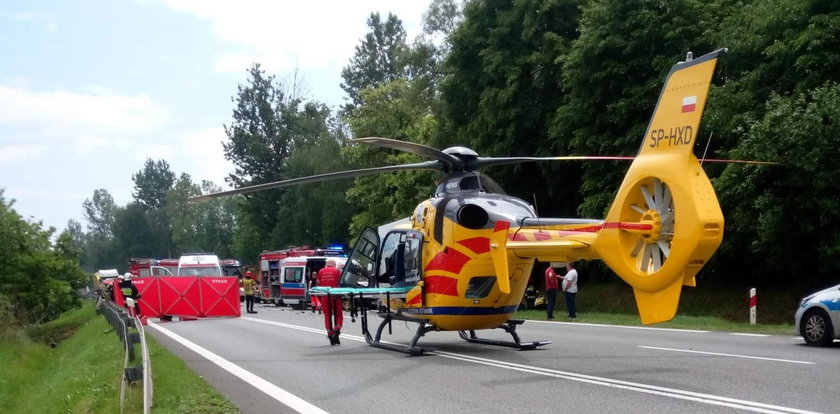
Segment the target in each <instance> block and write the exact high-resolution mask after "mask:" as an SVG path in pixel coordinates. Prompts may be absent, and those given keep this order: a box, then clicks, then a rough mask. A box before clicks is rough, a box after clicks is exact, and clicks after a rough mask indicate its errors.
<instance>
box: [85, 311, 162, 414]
mask: <svg viewBox="0 0 840 414" xmlns="http://www.w3.org/2000/svg"><path fill="white" fill-rule="evenodd" d="M96 312H97V313H99V314H102V315H104V316H105V319H106V320H107V321H108V323H110V324H111V326H112V327H113V328H114V332H115V333H116V334H117V336H118V337H119V338H120V341H121V342H122V343H123V345H124V348H125V362H124V363H123V381H122V385H121V386H120V412H121V413H122V412H123V409H124V402H125V392H126V386H127V385H128V386H130V385H131V384H133V383H135V382H137V381H138V380H141V379H142V380H143V413H144V414H149V413H150V412H151V409H152V401H153V395H154V387H153V384H152V367H151V360H150V358H149V348H148V346H147V345H146V335H145V330H144V329H143V324H142V323H141V321H140V319H139V318H138V317H137V316H131V315H129V314H128V311H127V310H126V309H125V308H123V307H120V306H117V305H116V304H114V303H113V302H111V301H107V300H104V299H102V298H100V299H99V300H97V302H96ZM128 328H135V329H136V330H137V332H130V331H129V329H128ZM136 343H139V344H140V353H141V363H140V365H137V366H131V367H129V362H133V361H134V360H135V359H136V355H135V351H134V344H136Z"/></svg>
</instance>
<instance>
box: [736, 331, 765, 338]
mask: <svg viewBox="0 0 840 414" xmlns="http://www.w3.org/2000/svg"><path fill="white" fill-rule="evenodd" d="M730 335H735V336H755V337H758V338H764V337H767V336H770V335H767V334H751V333H736V332H733V333H730Z"/></svg>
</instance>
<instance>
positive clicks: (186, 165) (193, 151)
mask: <svg viewBox="0 0 840 414" xmlns="http://www.w3.org/2000/svg"><path fill="white" fill-rule="evenodd" d="M175 142H176V143H177V144H176V146H177V147H176V149H175V154H174V156H173V157H171V158H167V159H168V160H170V163H171V164H172V170H173V171H183V172H186V173H187V174H189V175H190V176H191V177H192V180H193V182H195V183H200V182H201V180H210V181H212V182H214V183H215V184H216V185H218V186H220V187H225V180H224V178H225V177H227V175H228V174H229V173H230V172H231V171H233V168H234V166H233V164H232V163H231V162H230V161H228V160H226V159H225V156H224V149H223V148H222V142H228V137H227V135H226V134H225V131H224V129H222V128H206V129H202V130H199V131H195V132H191V133H186V134H181V135H179V136H177V137H176V139H175Z"/></svg>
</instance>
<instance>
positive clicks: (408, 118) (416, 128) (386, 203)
mask: <svg viewBox="0 0 840 414" xmlns="http://www.w3.org/2000/svg"><path fill="white" fill-rule="evenodd" d="M428 98H429V97H428V96H426V95H425V94H424V93H423V91H421V90H418V89H416V88H413V87H412V83H411V82H410V81H408V80H406V79H397V80H394V81H391V82H386V83H384V84H382V85H380V86H379V87H376V88H373V87H369V88H365V89H364V90H362V93H361V105H360V106H359V107H358V108H357V109H356V111H355V112H354V113H353V116H352V117H350V119H349V123H350V127H351V130H352V131H353V134H354V135H356V136H383V137H392V138H395V139H402V140H406V141H412V142H418V143H423V142H425V141H426V140H427V139H428V138H429V136H430V134H431V133H432V131H433V130H434V128H435V124H434V121H433V119H432V118H431V116H430V111H431V109H430V104H431V103H430V101H429V100H428ZM344 156H345V158H347V159H348V161H349V162H350V163H351V165H354V166H355V167H357V168H366V167H374V166H380V165H396V164H405V163H412V162H419V161H420V159H419V158H418V157H417V156H415V155H411V154H406V153H401V152H398V153H394V152H393V151H390V150H379V149H376V148H371V147H368V146H363V145H360V146H356V147H348V148H345V150H344ZM433 192H434V178H433V175H432V173H430V172H421V171H400V172H392V173H388V174H381V175H375V176H368V177H359V178H357V179H356V181H355V183H354V185H353V186H352V187H351V188H350V189H349V190H348V191H347V196H348V199H349V200H350V202H351V203H352V204H355V205H358V206H360V209H359V210H360V211H359V212H358V213H357V214H356V215H355V216H354V217H353V219H352V223H351V234H353V235H356V234H358V233H359V232H360V231H361V229H362V228H364V227H365V226H370V227H376V226H379V225H382V224H385V223H388V222H391V221H394V220H397V219H400V218H404V217H408V216H409V215H410V214H411V212H412V211H413V210H414V207H415V206H416V205H417V203H418V202H419V201H420V200H421V199H423V198H425V197H427V196H430V195H431V194H432V193H433Z"/></svg>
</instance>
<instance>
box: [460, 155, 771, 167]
mask: <svg viewBox="0 0 840 414" xmlns="http://www.w3.org/2000/svg"><path fill="white" fill-rule="evenodd" d="M634 159H636V157H632V156H628V155H617V156H608V155H607V156H599V155H570V156H564V157H478V158H475V159H474V160H470V161H468V162H467V166H466V169H467V170H468V171H473V170H477V169H479V168H484V167H492V166H495V165H508V164H518V163H522V162H534V161H589V160H594V161H611V160H619V161H632V160H634ZM699 161H700V163H701V164H702V163H704V162H719V163H725V164H749V165H779V163H777V162H771V161H752V160H724V159H717V158H705V159H700V160H699Z"/></svg>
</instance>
